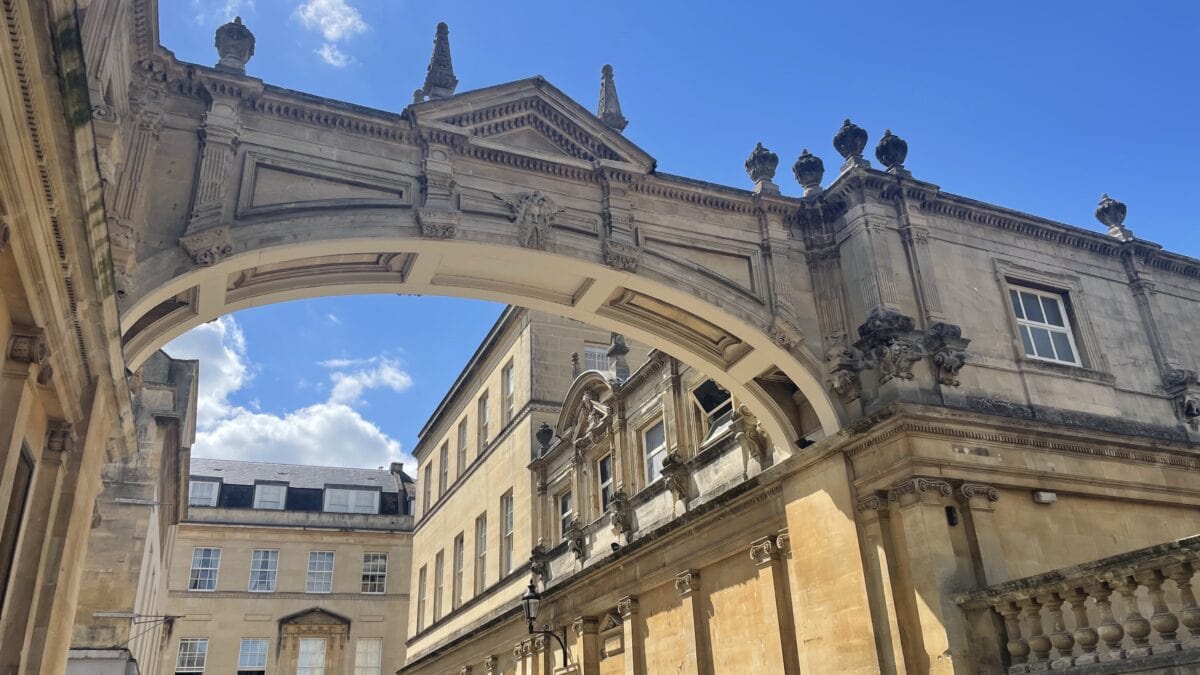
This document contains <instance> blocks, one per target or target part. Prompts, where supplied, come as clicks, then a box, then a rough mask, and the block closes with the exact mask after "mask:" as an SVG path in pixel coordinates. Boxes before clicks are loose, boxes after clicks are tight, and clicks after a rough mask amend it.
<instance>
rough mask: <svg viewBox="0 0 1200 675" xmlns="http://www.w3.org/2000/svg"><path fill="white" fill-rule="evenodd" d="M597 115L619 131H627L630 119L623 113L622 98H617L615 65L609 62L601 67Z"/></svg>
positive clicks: (607, 124) (611, 127) (606, 124)
mask: <svg viewBox="0 0 1200 675" xmlns="http://www.w3.org/2000/svg"><path fill="white" fill-rule="evenodd" d="M596 117H599V118H600V121H601V122H604V124H605V126H607V127H609V128H610V129H614V130H616V131H618V132H621V131H625V127H627V126H629V120H627V119H625V116H624V115H622V114H621V99H619V98H617V83H616V82H614V81H613V67H612V66H610V65H608V64H605V66H604V67H603V68H601V69H600V103H599V105H597V106H596Z"/></svg>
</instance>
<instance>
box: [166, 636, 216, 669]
mask: <svg viewBox="0 0 1200 675" xmlns="http://www.w3.org/2000/svg"><path fill="white" fill-rule="evenodd" d="M185 648H186V649H185ZM184 659H188V662H187V663H185V662H184ZM207 666H208V638H180V639H179V649H178V650H176V652H175V670H174V671H172V672H176V673H203V672H204V669H205V667H207Z"/></svg>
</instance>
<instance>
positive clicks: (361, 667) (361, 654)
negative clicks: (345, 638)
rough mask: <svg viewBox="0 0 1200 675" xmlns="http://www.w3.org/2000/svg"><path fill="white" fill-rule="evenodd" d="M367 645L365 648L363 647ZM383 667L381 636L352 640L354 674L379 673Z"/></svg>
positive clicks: (376, 674)
mask: <svg viewBox="0 0 1200 675" xmlns="http://www.w3.org/2000/svg"><path fill="white" fill-rule="evenodd" d="M363 647H367V649H363ZM382 669H383V638H358V639H357V640H355V641H354V675H379V674H380V671H381V670H382Z"/></svg>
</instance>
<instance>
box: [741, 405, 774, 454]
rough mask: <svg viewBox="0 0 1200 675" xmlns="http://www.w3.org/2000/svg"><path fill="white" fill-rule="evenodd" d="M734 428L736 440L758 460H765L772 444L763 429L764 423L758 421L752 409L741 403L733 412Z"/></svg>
mask: <svg viewBox="0 0 1200 675" xmlns="http://www.w3.org/2000/svg"><path fill="white" fill-rule="evenodd" d="M733 428H734V440H736V441H737V442H738V443H740V444H741V445H742V447H744V448H746V451H747V452H749V453H750V456H751V457H753V458H755V459H757V460H758V461H760V462H761V461H764V460H765V459H766V458H767V452H768V450H769V448H770V444H769V443H768V440H767V434H766V432H764V431H763V428H762V425H761V424H759V423H758V418H757V417H755V416H754V413H752V412H750V409H749V408H747V407H746V406H744V405H740V406H738V407H737V409H736V410H734V412H733Z"/></svg>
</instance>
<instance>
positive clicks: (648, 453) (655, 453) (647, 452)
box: [640, 417, 667, 485]
mask: <svg viewBox="0 0 1200 675" xmlns="http://www.w3.org/2000/svg"><path fill="white" fill-rule="evenodd" d="M655 427H662V431H663V440H662V444H661V445H658V446H656V447H655V448H653V449H652V448H650V446H649V443H648V441H647V438H648V437H649V436H650V432H651V431H652V430H653V429H654V428H655ZM640 436H641V438H642V465H643V468H644V469H645V471H646V485H649V484H651V483H653V482H654V481H656V480H658V479H659V478H662V474H661V472H660V471H658V470H657V469H658V468H659V467H661V465H662V458H663V457H665V456H666V454H667V425H666V422H665V421H664V420H663V419H662V418H661V417H659V418H657V420H656V421H655V422H653V423H651V424H647V425H646V426H644V427H642V433H641V434H640ZM655 464H658V465H659V466H655Z"/></svg>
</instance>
